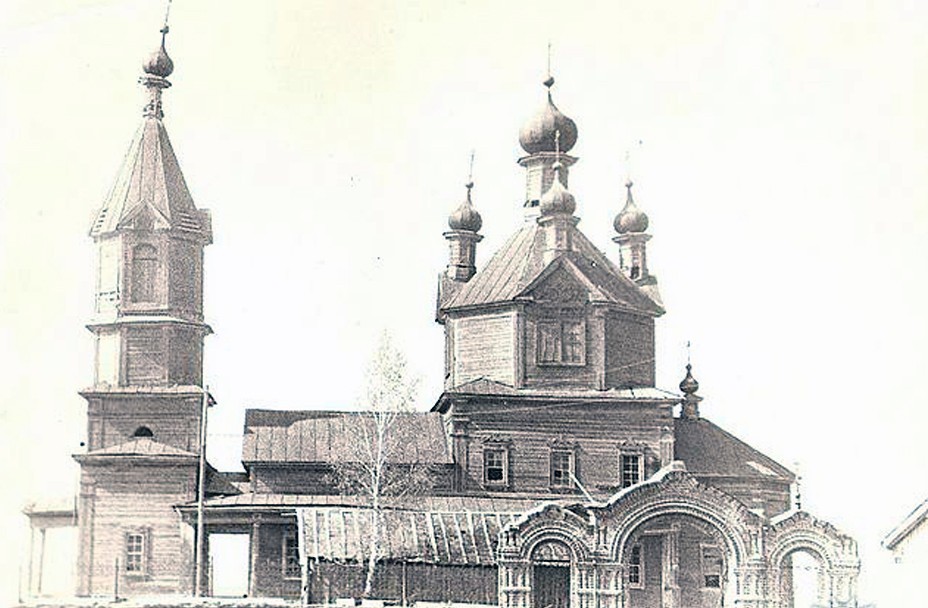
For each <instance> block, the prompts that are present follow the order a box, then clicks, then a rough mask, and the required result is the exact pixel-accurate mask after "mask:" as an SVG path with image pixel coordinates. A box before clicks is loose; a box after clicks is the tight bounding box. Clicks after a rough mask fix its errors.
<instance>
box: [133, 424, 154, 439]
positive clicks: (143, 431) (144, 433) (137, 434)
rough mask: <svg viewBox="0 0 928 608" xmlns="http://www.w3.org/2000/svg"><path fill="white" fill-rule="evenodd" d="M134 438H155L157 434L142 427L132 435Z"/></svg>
mask: <svg viewBox="0 0 928 608" xmlns="http://www.w3.org/2000/svg"><path fill="white" fill-rule="evenodd" d="M132 436H133V437H154V436H155V434H154V433H152V432H151V429H150V428H148V427H147V426H140V427H139V428H137V429H135V432H134V433H132Z"/></svg>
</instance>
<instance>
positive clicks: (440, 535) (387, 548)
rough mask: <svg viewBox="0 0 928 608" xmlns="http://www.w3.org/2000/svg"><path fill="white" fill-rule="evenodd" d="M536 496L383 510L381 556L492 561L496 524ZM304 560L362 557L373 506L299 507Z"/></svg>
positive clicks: (434, 501) (438, 501) (435, 501)
mask: <svg viewBox="0 0 928 608" xmlns="http://www.w3.org/2000/svg"><path fill="white" fill-rule="evenodd" d="M537 503H538V501H535V500H518V499H516V500H514V499H501V498H462V497H459V496H457V497H448V498H442V497H428V498H423V499H422V500H421V502H420V504H419V505H418V506H417V507H409V506H405V507H391V508H386V509H383V510H382V511H381V521H382V526H381V528H380V530H381V537H382V539H383V541H382V543H381V547H380V550H379V553H380V557H381V559H386V560H401V561H410V562H420V563H433V564H449V565H495V564H496V545H497V541H498V537H499V533H500V530H502V529H503V528H504V527H505V526H506V525H507V524H508V523H509V522H511V521H513V520H515V519H517V518H518V517H520V516H521V515H522V514H523V513H524V512H525V511H527V510H529V509H531V508H532V507H534V506H535V505H536V504H537ZM298 513H299V517H300V518H301V523H302V526H301V527H302V529H303V535H304V536H303V541H304V550H305V556H306V559H307V560H308V561H311V562H312V561H320V560H324V561H344V562H352V561H360V560H363V559H365V557H366V556H367V555H368V552H369V546H368V543H369V539H370V538H371V534H372V532H373V531H374V528H373V522H374V512H373V511H372V510H371V509H369V508H364V507H337V506H331V507H326V506H312V507H301V508H299V509H298Z"/></svg>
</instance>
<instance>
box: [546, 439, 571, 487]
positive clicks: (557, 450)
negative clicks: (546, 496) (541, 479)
mask: <svg viewBox="0 0 928 608" xmlns="http://www.w3.org/2000/svg"><path fill="white" fill-rule="evenodd" d="M558 456H566V457H567V478H566V479H565V480H564V481H560V482H559V481H557V480H556V479H555V476H554V471H555V466H554V459H555V458H556V457H558ZM576 477H577V456H576V453H575V450H572V449H570V448H564V447H552V448H551V452H550V455H549V457H548V485H549V486H550V487H551V489H552V490H561V491H563V490H572V489H573V488H574V479H575V478H576Z"/></svg>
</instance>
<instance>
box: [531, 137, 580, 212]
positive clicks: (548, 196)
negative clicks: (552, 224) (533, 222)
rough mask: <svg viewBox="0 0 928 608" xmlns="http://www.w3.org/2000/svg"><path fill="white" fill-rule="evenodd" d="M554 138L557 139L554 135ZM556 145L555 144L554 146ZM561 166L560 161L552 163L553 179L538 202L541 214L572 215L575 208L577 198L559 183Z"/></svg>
mask: <svg viewBox="0 0 928 608" xmlns="http://www.w3.org/2000/svg"><path fill="white" fill-rule="evenodd" d="M555 139H557V138H556V137H555ZM555 147H557V146H555ZM562 168H563V166H562V165H561V163H560V161H558V162H556V163H554V179H553V180H552V181H551V187H550V188H548V191H547V192H545V193H544V195H542V197H541V200H540V201H539V202H538V205H539V208H540V210H541V214H542V215H552V214H555V213H564V214H567V215H573V213H574V210H575V209H576V208H577V199H575V198H574V195H573V194H571V193H570V191H568V190H567V188H565V187H564V184H562V183H561V169H562Z"/></svg>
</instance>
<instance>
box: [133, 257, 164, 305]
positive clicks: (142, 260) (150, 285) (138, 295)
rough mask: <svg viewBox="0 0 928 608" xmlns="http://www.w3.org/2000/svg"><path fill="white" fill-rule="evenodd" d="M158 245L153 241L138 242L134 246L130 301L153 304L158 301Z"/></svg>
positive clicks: (159, 264)
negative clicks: (152, 242)
mask: <svg viewBox="0 0 928 608" xmlns="http://www.w3.org/2000/svg"><path fill="white" fill-rule="evenodd" d="M160 266H161V263H160V260H159V259H158V247H157V246H155V245H153V244H151V243H136V244H135V245H134V246H133V247H132V263H131V266H130V269H131V270H130V277H129V289H130V293H129V296H130V297H129V301H130V302H131V303H133V304H153V303H156V302H157V301H158V293H157V291H158V288H157V284H158V273H159V272H160V270H161V269H160Z"/></svg>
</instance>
